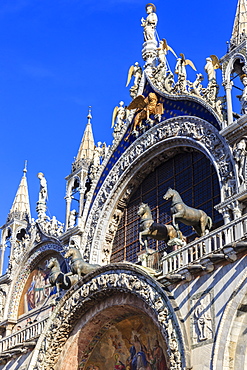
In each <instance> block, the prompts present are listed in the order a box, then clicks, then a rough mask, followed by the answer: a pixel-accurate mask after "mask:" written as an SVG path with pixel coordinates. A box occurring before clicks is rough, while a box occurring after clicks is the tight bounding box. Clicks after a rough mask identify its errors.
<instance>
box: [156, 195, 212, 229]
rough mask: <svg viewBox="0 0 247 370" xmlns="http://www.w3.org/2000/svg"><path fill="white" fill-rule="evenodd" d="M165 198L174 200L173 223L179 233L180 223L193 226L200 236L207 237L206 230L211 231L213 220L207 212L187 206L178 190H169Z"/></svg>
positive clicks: (172, 209) (172, 207) (172, 206)
mask: <svg viewBox="0 0 247 370" xmlns="http://www.w3.org/2000/svg"><path fill="white" fill-rule="evenodd" d="M163 198H164V199H166V200H167V199H172V205H171V215H172V223H173V226H174V227H175V229H176V230H177V231H179V228H178V221H181V222H182V223H184V224H185V225H189V226H193V228H194V230H195V231H196V233H197V235H199V236H203V235H205V234H206V230H208V231H209V230H210V229H211V227H212V220H211V218H210V217H209V216H208V215H207V214H206V212H204V211H202V210H200V209H196V208H192V207H189V206H187V205H186V204H185V203H184V202H183V200H182V198H181V196H180V195H179V193H178V192H177V191H176V190H174V189H171V188H169V189H168V190H167V192H166V193H165V195H164V196H163Z"/></svg>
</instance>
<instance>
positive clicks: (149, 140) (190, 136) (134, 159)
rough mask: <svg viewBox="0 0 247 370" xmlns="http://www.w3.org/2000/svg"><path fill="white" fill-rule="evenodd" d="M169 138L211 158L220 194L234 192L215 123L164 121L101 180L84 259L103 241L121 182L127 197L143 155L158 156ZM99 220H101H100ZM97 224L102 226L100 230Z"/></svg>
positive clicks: (186, 119) (226, 149)
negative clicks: (92, 247) (106, 223)
mask: <svg viewBox="0 0 247 370" xmlns="http://www.w3.org/2000/svg"><path fill="white" fill-rule="evenodd" d="M171 139H172V140H173V141H174V140H177V145H181V146H190V147H194V148H197V149H199V150H201V151H202V152H203V153H204V154H205V155H207V157H208V158H210V160H211V162H212V163H214V166H215V168H216V171H217V173H218V177H219V182H220V184H221V187H222V188H223V189H224V190H223V192H222V196H223V197H227V196H229V192H231V191H232V192H233V191H234V186H235V185H234V186H233V185H232V184H235V183H236V179H235V176H234V170H233V168H234V166H233V159H232V155H231V153H230V150H229V147H228V146H227V144H226V142H225V140H224V138H222V137H221V136H220V135H219V133H218V131H217V129H216V128H215V127H214V126H212V125H211V124H210V123H208V122H206V121H204V120H202V119H200V118H197V117H179V118H172V119H169V120H166V121H163V122H161V123H159V124H157V125H155V126H154V127H153V128H151V129H149V130H148V131H147V132H146V133H144V134H143V135H142V136H141V137H139V138H138V139H137V140H136V141H135V142H134V143H133V144H132V145H131V146H130V147H129V148H128V149H127V150H126V152H125V153H124V154H123V155H122V156H121V158H120V159H119V160H118V162H117V163H116V164H115V166H114V167H113V168H112V170H111V171H110V173H109V175H108V177H107V178H106V180H105V181H104V183H103V185H102V187H101V189H100V191H99V193H98V195H97V197H96V199H95V201H94V204H93V206H92V209H91V212H90V214H89V217H88V220H87V225H86V229H85V234H84V241H83V245H86V247H85V250H84V257H85V258H87V259H89V256H90V253H91V256H93V252H92V251H91V245H92V244H93V245H94V246H95V248H96V249H97V247H96V246H97V244H99V243H98V241H99V240H103V239H102V231H103V230H105V229H106V227H105V226H106V225H105V222H106V221H105V220H106V219H107V218H106V216H107V215H106V213H107V209H111V210H112V208H113V206H114V205H115V204H116V199H117V198H119V197H120V194H119V192H120V191H121V193H123V184H125V185H124V187H125V188H126V189H127V188H128V197H129V196H130V195H131V193H132V190H133V189H134V187H133V188H132V187H131V186H130V185H129V184H130V180H131V178H133V176H134V175H136V173H135V172H136V171H135V168H137V167H138V166H139V167H140V161H141V159H143V158H145V164H147V162H148V161H149V160H151V159H152V157H151V156H152V155H154V154H153V153H152V152H154V151H155V152H156V155H157V152H159V153H161V152H164V151H165V150H166V149H165V148H166V147H167V150H168V149H170V147H171V145H170V144H169V143H170V142H171V141H170V140H171ZM147 157H148V159H147ZM137 163H139V164H138V165H137ZM126 184H128V185H127V187H126ZM121 185H122V186H121ZM230 195H231V194H230ZM103 215H104V219H103V218H102V217H103ZM108 217H109V214H108ZM99 219H101V220H102V222H99ZM98 225H104V227H100V229H99V226H98ZM92 261H93V262H95V260H92Z"/></svg>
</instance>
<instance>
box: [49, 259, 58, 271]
mask: <svg viewBox="0 0 247 370" xmlns="http://www.w3.org/2000/svg"><path fill="white" fill-rule="evenodd" d="M56 265H58V260H57V259H56V258H55V257H52V258H50V259H49V261H48V262H47V265H46V267H47V268H48V269H51V268H52V267H54V266H56Z"/></svg>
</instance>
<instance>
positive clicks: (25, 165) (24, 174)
mask: <svg viewBox="0 0 247 370" xmlns="http://www.w3.org/2000/svg"><path fill="white" fill-rule="evenodd" d="M26 173H27V160H25V164H24V170H23V176H26Z"/></svg>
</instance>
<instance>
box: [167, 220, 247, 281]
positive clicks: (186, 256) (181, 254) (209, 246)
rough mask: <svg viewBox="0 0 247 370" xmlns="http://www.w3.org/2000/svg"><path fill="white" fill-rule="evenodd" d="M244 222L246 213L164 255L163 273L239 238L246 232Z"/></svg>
mask: <svg viewBox="0 0 247 370" xmlns="http://www.w3.org/2000/svg"><path fill="white" fill-rule="evenodd" d="M246 224H247V215H246V216H244V217H241V218H239V219H237V220H234V221H232V222H230V223H228V224H226V225H223V226H221V227H220V228H218V229H216V230H214V231H211V232H210V233H208V234H207V235H205V236H203V237H201V238H198V239H196V240H194V241H193V242H191V243H189V244H187V245H186V246H185V247H183V248H180V249H178V250H176V251H174V252H171V253H169V254H167V255H164V256H163V258H162V261H163V275H166V274H170V273H173V272H174V271H176V270H178V269H179V268H182V267H185V266H186V265H187V264H189V263H193V262H195V261H199V260H200V259H201V258H202V257H204V256H206V255H208V254H210V253H213V252H216V251H220V250H222V248H223V247H224V246H225V245H227V244H230V243H234V242H236V241H237V240H240V239H241V238H243V237H244V235H245V234H246Z"/></svg>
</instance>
